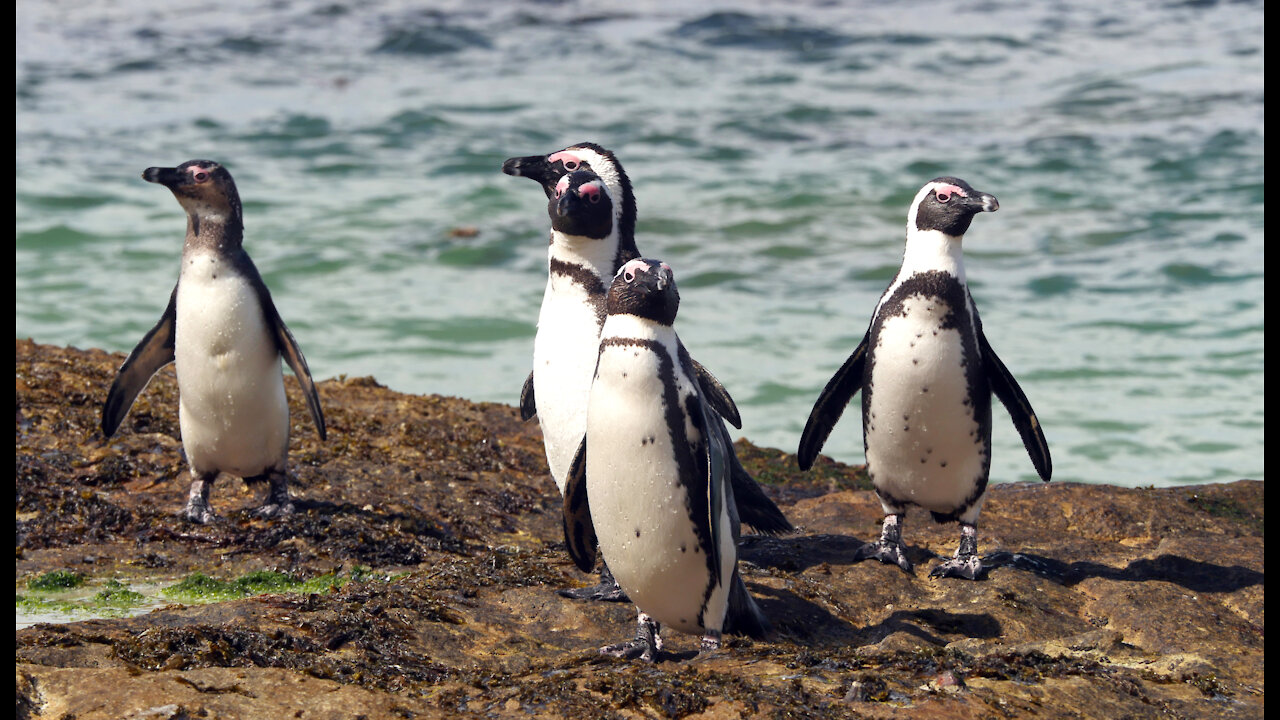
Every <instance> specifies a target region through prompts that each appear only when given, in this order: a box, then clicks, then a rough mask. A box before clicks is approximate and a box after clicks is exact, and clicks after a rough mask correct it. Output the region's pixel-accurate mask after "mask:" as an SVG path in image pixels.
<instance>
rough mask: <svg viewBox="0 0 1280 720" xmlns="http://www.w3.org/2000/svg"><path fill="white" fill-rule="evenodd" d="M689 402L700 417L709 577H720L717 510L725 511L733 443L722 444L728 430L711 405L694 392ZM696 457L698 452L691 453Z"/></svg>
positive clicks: (722, 560)
mask: <svg viewBox="0 0 1280 720" xmlns="http://www.w3.org/2000/svg"><path fill="white" fill-rule="evenodd" d="M692 402H694V403H696V404H697V405H698V408H699V409H700V410H701V412H700V414H699V415H698V416H697V419H698V420H700V421H701V425H702V427H701V428H699V429H700V430H701V431H702V442H701V443H699V445H701V446H702V447H701V448H699V449H700V450H701V451H702V453H703V454H705V456H706V462H707V527H708V529H710V531H711V547H709V548H707V557H709V558H711V563H712V566H711V572H712V573H713V577H716V578H719V577H720V568H721V567H722V565H721V564H722V563H723V562H724V558H722V557H721V556H720V513H722V512H724V511H725V506H724V503H725V494H726V493H732V492H733V490H732V487H731V486H728V487H726V485H725V483H726V482H727V481H728V480H729V456H730V455H732V454H733V446H731V445H730V446H726V444H725V438H726V436H727V435H728V431H726V430H724V429H723V426H722V425H719V426H718V423H719V420H720V418H719V417H718V416H717V415H716V414H715V411H714V410H712V409H711V406H710V405H708V404H707V403H706V402H704V401H703V400H702V398H700V397H697V396H694V397H693V398H692ZM695 457H698V456H695Z"/></svg>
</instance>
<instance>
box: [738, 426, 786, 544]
mask: <svg viewBox="0 0 1280 720" xmlns="http://www.w3.org/2000/svg"><path fill="white" fill-rule="evenodd" d="M729 447H730V448H732V447H733V446H732V445H730V446H729ZM729 457H730V460H729V482H730V483H731V484H732V486H733V498H734V502H735V503H736V504H737V506H738V518H739V519H740V520H741V521H742V522H744V523H746V524H748V525H750V526H751V527H753V528H755V529H756V532H761V533H764V534H766V535H780V534H782V533H789V532H793V531H794V530H795V526H794V525H792V524H791V521H790V520H788V519H787V516H786V515H783V514H782V510H781V509H779V508H778V505H777V503H775V502H774V501H773V500H771V499H770V498H769V496H768V495H765V494H764V489H763V488H761V487H760V483H757V482H756V479H755V478H753V477H751V473H749V472H747V469H746V468H744V467H742V463H741V462H739V461H738V454H737V453H736V452H730V453H729Z"/></svg>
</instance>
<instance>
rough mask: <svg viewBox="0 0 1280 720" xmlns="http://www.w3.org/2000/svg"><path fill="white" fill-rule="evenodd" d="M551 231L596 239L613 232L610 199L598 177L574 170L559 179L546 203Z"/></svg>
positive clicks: (586, 171) (588, 172)
mask: <svg viewBox="0 0 1280 720" xmlns="http://www.w3.org/2000/svg"><path fill="white" fill-rule="evenodd" d="M547 214H548V215H550V216H551V227H552V229H554V230H556V231H558V232H560V233H563V234H565V235H576V236H580V237H587V238H592V239H594V240H600V239H603V238H606V237H608V236H609V233H611V232H613V200H612V199H611V198H610V197H609V189H608V188H607V187H606V186H605V184H604V181H603V180H601V179H600V176H599V175H596V174H595V173H593V172H591V171H589V170H576V171H574V172H571V173H569V174H568V175H563V176H561V178H560V180H559V181H558V182H557V183H556V187H555V190H554V191H553V192H552V195H551V200H550V201H549V202H548V203H547Z"/></svg>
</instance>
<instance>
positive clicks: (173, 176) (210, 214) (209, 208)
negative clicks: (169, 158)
mask: <svg viewBox="0 0 1280 720" xmlns="http://www.w3.org/2000/svg"><path fill="white" fill-rule="evenodd" d="M142 179H143V180H146V181H147V182H152V183H158V184H160V185H164V186H165V187H167V188H169V190H170V191H172V192H173V195H174V197H176V198H177V199H178V202H179V203H180V204H181V205H182V207H183V208H184V209H186V211H187V213H188V214H189V215H192V216H195V217H200V218H215V219H216V217H218V216H221V217H222V218H225V219H227V220H228V221H234V222H237V223H238V222H239V221H240V214H241V210H240V193H239V192H237V191H236V183H235V180H232V179H231V173H229V172H227V169H226V168H224V167H222V166H221V165H219V164H218V163H216V162H214V161H212V160H188V161H186V162H184V163H182V164H181V165H179V166H178V167H176V168H162V167H149V168H147V169H146V170H145V171H143V173H142Z"/></svg>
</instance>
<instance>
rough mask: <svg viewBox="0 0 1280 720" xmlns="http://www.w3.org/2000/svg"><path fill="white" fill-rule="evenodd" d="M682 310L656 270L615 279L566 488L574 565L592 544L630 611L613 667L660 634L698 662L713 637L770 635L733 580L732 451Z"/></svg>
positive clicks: (657, 265) (587, 562)
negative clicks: (683, 638)
mask: <svg viewBox="0 0 1280 720" xmlns="http://www.w3.org/2000/svg"><path fill="white" fill-rule="evenodd" d="M679 302H680V295H679V293H678V292H677V290H676V286H675V279H674V277H673V275H672V272H671V269H670V268H669V267H667V265H666V264H665V263H661V262H658V261H656V260H647V259H635V260H631V261H629V262H627V263H626V264H624V265H623V266H622V267H621V268H620V269H619V271H618V274H617V277H615V278H614V280H613V283H612V284H611V286H610V289H609V295H608V317H607V319H606V320H605V323H604V329H603V331H602V333H601V336H600V344H599V353H598V357H599V359H598V362H597V365H596V368H595V373H594V380H593V382H592V385H591V390H590V396H589V401H588V411H587V428H586V436H585V438H584V440H583V442H582V446H581V447H580V448H579V450H578V451H577V452H576V453H575V458H574V462H573V465H572V467H571V470H570V473H569V477H568V483H567V485H566V488H565V498H564V507H565V540H566V544H567V545H568V546H569V550H570V555H571V556H572V557H573V559H574V562H575V563H577V565H578V567H579V568H581V569H582V570H583V571H584V572H586V571H590V569H591V567H592V565H593V564H594V562H595V549H596V546H597V542H598V544H599V548H600V552H601V554H603V555H604V559H605V561H606V562H607V563H608V565H609V567H610V568H611V569H612V570H613V575H614V577H615V578H616V579H617V581H618V583H619V584H620V585H621V586H622V588H623V589H624V590H625V591H626V592H627V595H628V596H629V597H630V598H631V600H632V601H633V602H634V603H635V604H636V608H637V610H638V612H639V615H638V627H639V629H638V632H637V637H636V640H634V641H630V642H625V643H620V644H617V645H611V646H608V647H605V648H601V652H603V653H607V654H612V655H617V656H620V657H631V658H635V657H639V658H642V659H645V660H653V659H654V655H655V653H656V652H657V651H658V650H659V649H660V648H661V636H660V634H659V633H660V630H661V626H662V625H666V626H669V627H674V628H675V629H677V630H680V631H682V632H687V633H694V634H700V635H702V649H703V650H705V651H710V650H714V649H716V648H718V647H719V644H720V635H721V632H722V631H728V632H737V633H741V634H746V635H751V636H753V637H762V636H764V635H765V634H767V632H768V630H769V623H768V620H767V619H766V618H765V617H764V615H763V613H761V612H760V609H759V608H758V607H757V606H756V604H755V601H754V600H752V599H751V596H750V595H749V594H748V593H747V590H746V586H745V585H744V584H743V582H742V578H741V577H740V576H739V575H738V572H737V540H738V535H739V520H738V517H737V512H736V504H735V502H734V497H733V485H732V483H731V482H729V474H730V463H729V455H730V454H731V453H732V446H731V443H730V441H729V437H728V433H727V432H726V431H725V430H724V426H723V424H722V423H720V422H719V418H718V417H717V416H716V414H715V411H714V410H713V409H712V408H711V407H710V405H709V403H708V402H706V400H705V399H704V398H703V397H702V395H701V388H700V384H699V382H698V377H697V374H696V372H695V371H694V368H693V363H692V361H691V360H690V358H689V353H688V351H687V350H685V348H684V345H683V344H681V342H680V338H679V337H678V336H677V335H676V332H675V329H674V328H673V327H672V323H673V322H674V320H675V316H676V311H677V309H678V307H679Z"/></svg>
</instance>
